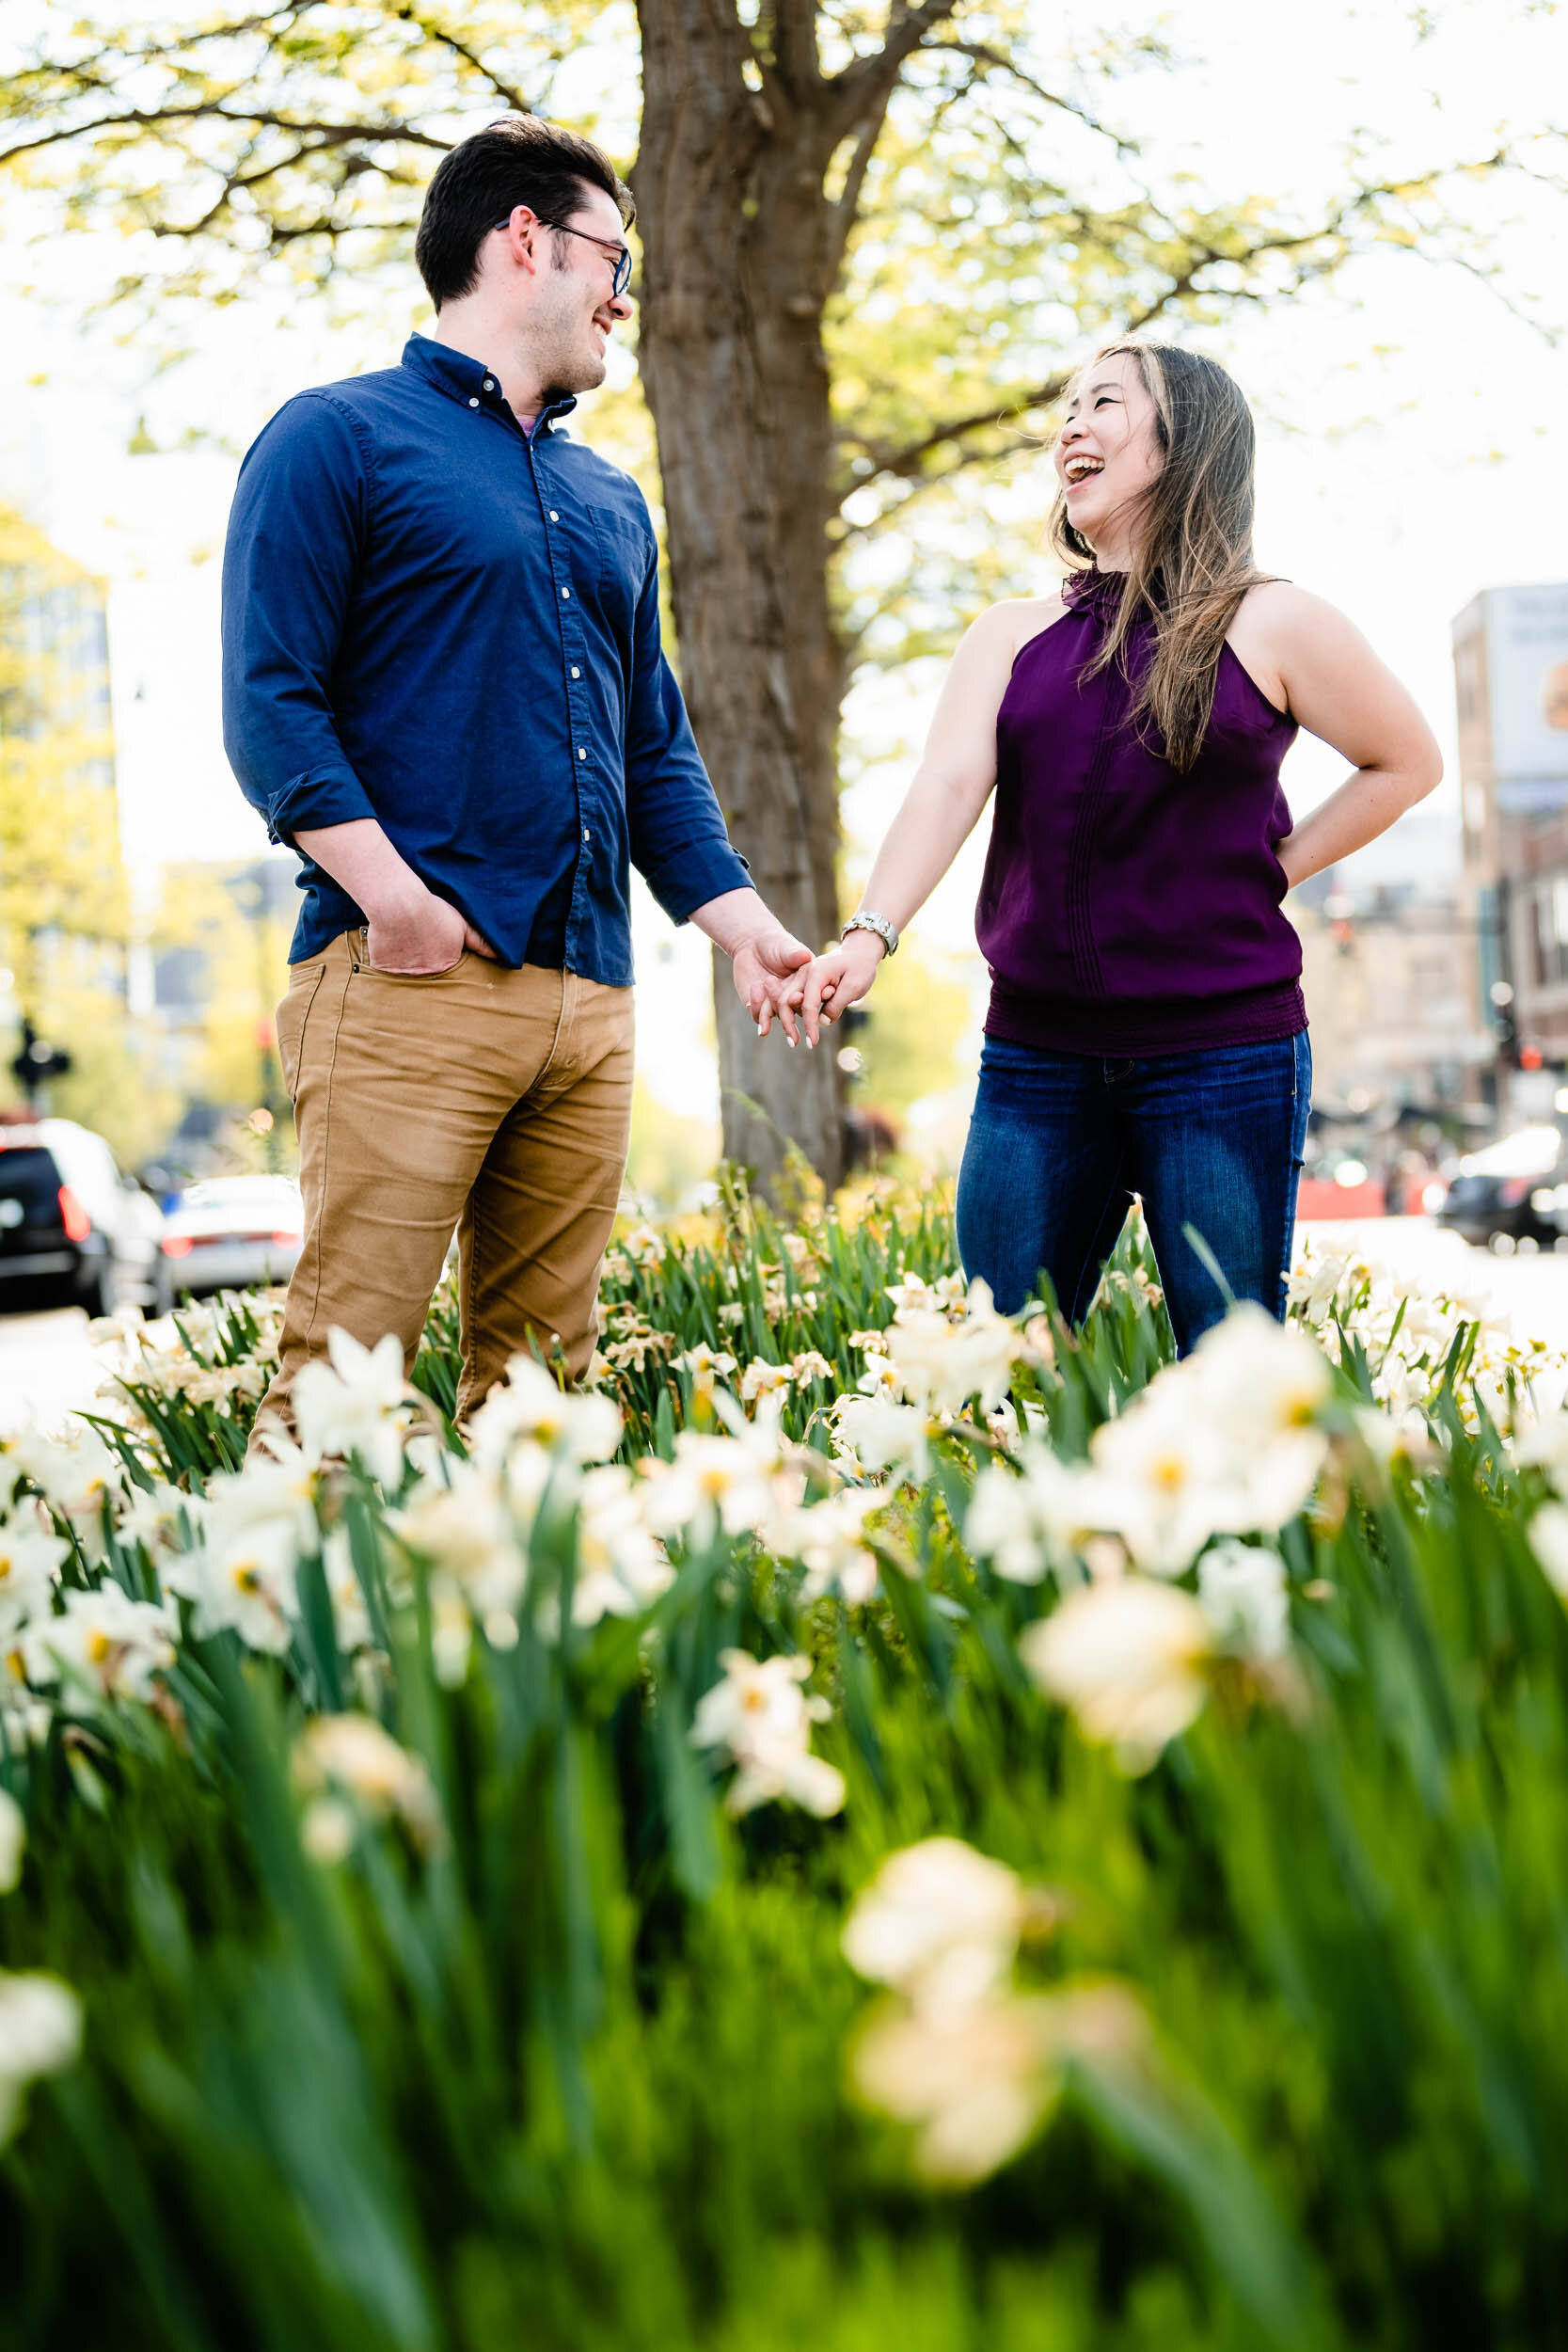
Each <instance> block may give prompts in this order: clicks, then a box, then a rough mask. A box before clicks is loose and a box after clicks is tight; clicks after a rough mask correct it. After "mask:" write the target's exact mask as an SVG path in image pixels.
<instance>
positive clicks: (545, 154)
mask: <svg viewBox="0 0 1568 2352" xmlns="http://www.w3.org/2000/svg"><path fill="white" fill-rule="evenodd" d="M591 188H600V189H602V190H603V192H604V194H605V195H606V196H608V197H609V198H610V200H611V202H612V203H613V204H614V205H615V206H616V209H617V210H618V211H619V213H620V215H621V218H622V219H623V220H624V221H625V222H626V226H627V228H628V229H629V228H630V226H631V224H632V222H633V220H634V219H635V218H636V216H637V207H636V206H635V205H634V204H633V202H632V200H631V190H630V189H629V188H628V187H626V185H625V183H623V182H622V181H621V180H620V179H619V178H618V177H617V174H616V170H615V167H614V165H613V164H612V163H611V162H610V158H609V156H608V155H604V154H601V153H600V151H599V150H598V149H597V148H596V147H595V146H594V142H593V140H592V139H585V138H581V137H579V136H578V133H577V132H576V131H562V130H561V129H560V128H559V127H558V126H557V125H556V124H555V123H553V122H545V121H542V120H541V119H540V118H539V117H538V116H537V115H503V116H502V117H501V119H500V120H499V122H491V123H487V124H486V125H485V128H484V129H483V131H476V132H475V133H474V135H473V136H472V137H471V138H467V139H464V140H463V141H462V142H461V143H460V144H459V145H458V146H456V147H454V148H453V149H452V151H451V154H450V155H443V157H442V158H441V161H440V163H439V165H438V166H437V167H436V177H435V178H434V180H432V182H431V183H430V185H429V187H428V188H427V189H426V190H425V199H424V210H423V212H422V213H421V214H420V233H419V235H418V237H417V238H416V239H415V241H414V259H415V261H416V262H418V263H419V267H420V277H421V278H423V279H424V282H425V292H426V293H427V294H429V296H430V298H431V300H432V302H433V303H434V304H435V305H436V309H437V310H439V309H440V308H441V305H442V304H443V303H444V302H455V301H457V299H458V298H459V296H460V295H462V294H472V292H473V290H474V288H475V286H476V285H477V284H478V282H479V248H480V246H481V245H482V244H483V241H484V239H485V238H486V237H487V236H488V235H489V233H490V231H491V230H492V229H494V228H495V226H496V224H497V222H498V221H502V220H504V219H505V218H506V216H507V215H508V213H510V212H511V211H512V209H513V207H514V205H517V204H526V205H528V207H529V208H530V210H531V211H532V212H535V213H537V214H538V215H539V217H540V219H541V220H558V221H562V220H570V219H571V217H572V215H573V214H574V213H576V212H579V211H580V210H581V208H582V200H583V198H584V197H585V196H586V195H587V193H588V191H589V190H590V189H591Z"/></svg>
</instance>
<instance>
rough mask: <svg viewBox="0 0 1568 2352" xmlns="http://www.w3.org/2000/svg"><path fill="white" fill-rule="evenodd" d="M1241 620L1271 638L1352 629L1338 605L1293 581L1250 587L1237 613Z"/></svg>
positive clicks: (1270, 581)
mask: <svg viewBox="0 0 1568 2352" xmlns="http://www.w3.org/2000/svg"><path fill="white" fill-rule="evenodd" d="M1236 619H1237V621H1244V622H1245V623H1246V625H1247V626H1248V628H1251V629H1253V630H1256V631H1258V632H1259V634H1263V635H1267V636H1269V637H1271V638H1278V639H1280V640H1286V639H1290V638H1293V637H1299V636H1300V635H1301V634H1302V632H1303V631H1304V630H1309V629H1322V628H1336V627H1338V628H1348V627H1349V623H1348V622H1347V621H1346V619H1345V616H1344V614H1343V613H1342V612H1340V611H1339V609H1338V605H1333V604H1330V603H1328V602H1327V600H1326V599H1325V598H1324V597H1323V596H1314V595H1313V594H1312V592H1311V590H1310V589H1309V588H1303V587H1301V586H1300V585H1299V583H1298V582H1297V581H1295V580H1259V581H1258V582H1257V583H1256V585H1255V586H1253V587H1251V588H1249V589H1248V590H1247V592H1246V595H1245V596H1243V598H1242V601H1241V603H1240V605H1239V606H1238V607H1237V612H1236Z"/></svg>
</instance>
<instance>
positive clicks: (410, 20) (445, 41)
mask: <svg viewBox="0 0 1568 2352" xmlns="http://www.w3.org/2000/svg"><path fill="white" fill-rule="evenodd" d="M397 13H398V16H399V18H400V20H401V21H402V22H403V23H404V24H412V25H413V26H414V27H415V28H416V30H417V31H419V32H421V33H422V34H423V35H424V37H425V39H426V40H435V41H439V42H440V44H441V46H442V47H443V48H445V49H450V50H451V54H452V56H454V57H461V58H462V60H463V63H464V64H465V65H466V66H468V67H470V68H471V69H472V71H473V72H475V73H477V74H478V75H479V76H480V79H481V80H482V81H483V82H487V83H488V84H489V86H490V87H491V88H492V89H493V90H494V91H495V93H496V96H497V97H498V98H499V100H500V102H501V103H502V105H503V106H505V108H506V110H507V112H508V113H509V114H515V115H531V113H532V112H533V108H532V107H531V105H530V104H529V103H528V100H527V99H526V98H525V97H524V96H523V94H522V92H521V91H520V90H515V89H514V88H513V87H512V86H511V84H510V83H509V82H503V81H502V80H501V78H500V75H499V73H496V72H492V70H491V68H490V67H489V66H487V65H486V64H485V62H484V60H483V57H481V56H480V55H479V54H478V52H477V50H474V49H471V48H470V47H469V46H468V44H467V41H466V40H460V39H459V38H458V36H457V34H455V33H449V32H448V31H447V29H446V27H445V25H442V24H436V22H435V21H434V19H433V18H431V17H428V16H421V15H420V12H419V10H418V9H417V8H414V7H412V6H411V5H404V7H403V8H399V9H398V11H397Z"/></svg>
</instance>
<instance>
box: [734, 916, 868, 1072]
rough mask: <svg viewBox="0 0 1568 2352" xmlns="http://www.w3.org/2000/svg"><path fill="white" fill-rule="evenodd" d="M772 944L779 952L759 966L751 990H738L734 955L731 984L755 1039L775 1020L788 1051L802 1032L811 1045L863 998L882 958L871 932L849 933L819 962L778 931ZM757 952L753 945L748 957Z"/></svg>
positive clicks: (738, 961) (738, 963) (738, 968)
mask: <svg viewBox="0 0 1568 2352" xmlns="http://www.w3.org/2000/svg"><path fill="white" fill-rule="evenodd" d="M777 942H778V945H779V946H780V947H781V948H782V949H783V950H784V952H783V953H779V954H776V956H775V958H774V960H773V961H769V962H768V963H767V964H766V965H764V964H762V963H761V962H760V960H759V968H758V971H757V973H756V976H755V979H754V981H753V983H752V990H749V989H748V988H747V987H745V986H743V985H742V977H741V959H740V955H738V954H737V955H736V960H735V984H736V989H737V990H738V991H739V993H740V994H741V995H742V996H743V997H745V999H746V1004H747V1008H748V1009H749V1010H750V1012H751V1014H752V1019H753V1020H754V1021H755V1023H756V1025H757V1035H758V1037H766V1036H767V1035H768V1030H769V1029H770V1028H771V1027H772V1025H773V1022H774V1020H775V1018H776V1019H777V1021H778V1024H779V1026H780V1027H781V1028H782V1029H783V1031H784V1036H785V1037H786V1038H787V1039H788V1041H789V1042H790V1044H791V1045H796V1044H798V1043H799V1042H800V1031H801V1030H802V1029H803V1030H804V1032H805V1039H806V1043H807V1044H808V1045H815V1044H816V1041H817V1039H818V1038H819V1036H820V1035H821V1033H822V1031H823V1030H824V1029H825V1028H828V1027H829V1026H830V1025H832V1023H833V1022H835V1021H837V1020H838V1019H839V1018H840V1017H841V1015H842V1014H844V1013H846V1012H847V1011H848V1009H849V1007H850V1006H851V1005H852V1004H855V1003H856V1002H857V1001H858V1000H859V998H861V997H862V996H863V995H864V994H865V993H866V991H867V990H868V989H869V988H870V986H871V983H872V981H873V980H874V979H875V978H876V977H877V966H878V965H879V963H880V961H882V958H883V956H884V955H885V954H886V952H887V950H886V949H885V947H884V946H883V945H882V942H881V941H880V939H879V938H878V936H877V934H876V933H875V932H874V931H863V930H856V931H851V932H850V933H849V936H848V938H847V939H843V940H840V941H838V942H837V943H836V944H835V945H834V946H832V947H828V948H825V949H824V950H823V952H822V954H821V955H819V956H814V955H813V954H812V953H811V951H810V949H809V948H806V947H803V946H801V945H800V941H799V940H798V939H792V938H791V937H790V935H789V933H788V932H787V931H784V930H781V931H780V932H779V933H778V934H777ZM768 944H770V945H771V944H772V943H768ZM756 946H757V943H755V942H753V943H752V952H753V953H754V952H755V950H756ZM742 952H745V951H744V950H743V951H742Z"/></svg>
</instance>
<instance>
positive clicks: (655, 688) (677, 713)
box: [626, 563, 752, 923]
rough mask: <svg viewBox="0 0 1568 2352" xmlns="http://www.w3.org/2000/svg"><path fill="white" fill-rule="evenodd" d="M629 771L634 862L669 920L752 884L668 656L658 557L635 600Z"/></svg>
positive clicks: (679, 920) (628, 805)
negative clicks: (662, 626)
mask: <svg viewBox="0 0 1568 2352" xmlns="http://www.w3.org/2000/svg"><path fill="white" fill-rule="evenodd" d="M626 821H627V831H628V834H629V838H630V844H631V858H632V864H633V865H634V866H636V867H637V870H638V872H639V873H640V874H641V876H642V879H643V881H644V882H646V883H647V885H648V887H649V889H650V890H651V891H652V892H653V894H654V897H655V898H657V900H658V903H659V905H660V906H661V907H662V908H663V909H664V912H665V914H668V915H669V916H670V917H671V919H672V921H673V922H676V923H684V922H685V921H686V920H687V918H688V916H689V914H691V913H692V911H693V909H694V908H696V907H701V906H705V905H706V904H707V902H708V900H709V899H710V898H721V897H722V895H723V893H724V892H725V891H726V890H748V889H750V888H751V886H752V877H751V874H750V873H749V871H748V870H747V866H746V861H745V859H744V858H742V857H741V856H739V855H738V854H737V852H736V850H735V849H734V848H733V847H732V845H731V842H730V837H729V834H728V833H727V832H726V830H725V827H724V818H723V815H722V812H721V809H720V806H719V801H718V797H717V795H716V794H715V792H714V789H713V786H712V784H711V783H710V782H709V780H708V772H707V770H706V769H705V767H704V765H703V758H702V754H701V753H700V752H699V751H698V749H697V741H696V738H695V737H694V736H693V734H692V732H691V722H690V720H689V718H688V717H687V715H686V705H685V703H684V702H683V700H682V699H681V691H680V688H679V687H678V686H677V685H676V683H675V679H674V674H673V671H672V670H671V667H670V664H669V661H668V660H667V659H666V657H665V653H664V648H663V644H662V642H661V639H660V633H659V620H658V566H657V563H654V564H649V566H648V576H647V579H646V580H644V582H643V584H642V592H641V596H640V597H639V599H638V606H637V624H636V630H635V636H634V641H633V660H632V680H631V694H630V700H629V705H628V708H627V713H626Z"/></svg>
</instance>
